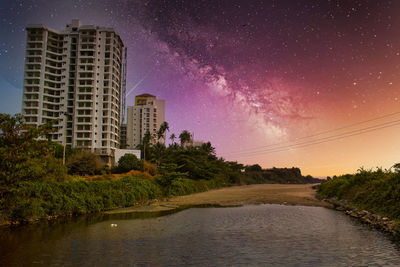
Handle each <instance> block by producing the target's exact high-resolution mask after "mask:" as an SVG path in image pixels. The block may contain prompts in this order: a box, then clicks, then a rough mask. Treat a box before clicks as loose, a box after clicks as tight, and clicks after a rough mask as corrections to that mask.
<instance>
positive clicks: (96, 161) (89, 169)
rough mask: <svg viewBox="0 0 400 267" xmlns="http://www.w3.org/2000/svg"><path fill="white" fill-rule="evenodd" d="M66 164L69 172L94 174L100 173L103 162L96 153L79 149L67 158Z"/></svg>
mask: <svg viewBox="0 0 400 267" xmlns="http://www.w3.org/2000/svg"><path fill="white" fill-rule="evenodd" d="M66 166H67V167H68V172H69V173H70V174H78V175H94V174H101V171H102V170H103V169H104V166H105V164H104V163H103V162H102V161H101V159H100V157H99V156H98V155H96V154H94V153H92V152H90V151H86V150H81V151H78V152H76V153H74V154H72V155H71V156H70V157H69V158H68V159H67V162H66Z"/></svg>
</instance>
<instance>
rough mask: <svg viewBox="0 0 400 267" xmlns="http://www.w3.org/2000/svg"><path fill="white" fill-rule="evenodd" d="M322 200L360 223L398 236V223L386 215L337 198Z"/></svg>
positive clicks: (399, 228)
mask: <svg viewBox="0 0 400 267" xmlns="http://www.w3.org/2000/svg"><path fill="white" fill-rule="evenodd" d="M323 201H325V202H327V203H329V204H331V205H332V208H333V209H335V210H337V211H341V212H344V213H345V214H346V215H348V216H350V217H353V218H356V219H358V220H359V221H361V222H362V223H365V224H368V225H369V226H371V227H373V228H375V229H378V230H380V231H382V232H385V233H388V234H390V235H392V236H394V237H400V224H399V223H397V222H396V221H394V220H391V219H389V218H388V217H384V216H381V215H379V214H376V213H373V212H371V211H368V210H365V209H359V208H357V207H356V206H355V205H352V204H350V203H348V202H347V201H346V200H339V199H338V198H328V199H323Z"/></svg>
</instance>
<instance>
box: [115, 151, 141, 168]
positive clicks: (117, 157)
mask: <svg viewBox="0 0 400 267" xmlns="http://www.w3.org/2000/svg"><path fill="white" fill-rule="evenodd" d="M126 154H132V155H135V156H136V157H137V158H138V159H140V150H136V149H118V148H117V149H115V165H118V160H119V159H120V158H121V157H122V156H124V155H126Z"/></svg>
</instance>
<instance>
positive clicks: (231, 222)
mask: <svg viewBox="0 0 400 267" xmlns="http://www.w3.org/2000/svg"><path fill="white" fill-rule="evenodd" d="M112 224H113V226H112ZM0 252H1V253H0V266H271V265H272V266H350V265H352V266H354V265H357V266H367V265H369V266H386V265H387V266H399V265H400V250H399V245H398V244H397V243H396V242H394V241H391V240H390V238H389V237H388V236H387V235H385V234H383V233H381V232H379V231H376V230H374V229H371V228H370V227H369V226H367V225H364V224H361V223H359V222H358V221H356V220H355V219H353V218H350V217H348V216H346V215H344V214H343V213H340V212H338V211H335V210H330V209H327V208H322V207H305V206H284V205H274V204H265V205H248V206H243V207H235V208H192V209H187V210H183V211H180V212H177V213H171V212H166V213H163V214H155V213H143V214H117V215H96V216H89V217H88V216H86V217H84V216H83V217H78V218H73V219H68V220H66V221H62V220H57V221H56V222H45V223H40V224H35V225H26V226H21V227H16V228H13V229H1V230H0Z"/></svg>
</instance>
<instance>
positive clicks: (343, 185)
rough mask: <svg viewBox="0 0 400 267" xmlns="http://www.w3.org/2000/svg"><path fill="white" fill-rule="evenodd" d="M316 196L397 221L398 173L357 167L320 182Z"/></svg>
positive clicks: (399, 212)
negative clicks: (349, 172)
mask: <svg viewBox="0 0 400 267" xmlns="http://www.w3.org/2000/svg"><path fill="white" fill-rule="evenodd" d="M318 196H319V197H320V198H325V199H330V198H333V199H337V200H341V201H343V202H344V203H346V204H348V205H350V206H353V207H356V208H357V209H360V210H363V209H364V210H368V211H371V212H373V213H375V214H379V215H381V216H385V217H389V218H390V219H393V220H397V221H400V172H398V171H396V172H392V171H383V170H382V169H377V170H376V171H371V170H369V171H367V170H363V169H361V170H359V171H358V173H356V174H347V175H342V176H339V177H335V178H334V179H331V180H328V181H326V182H323V183H322V184H321V185H320V186H319V188H318Z"/></svg>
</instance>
